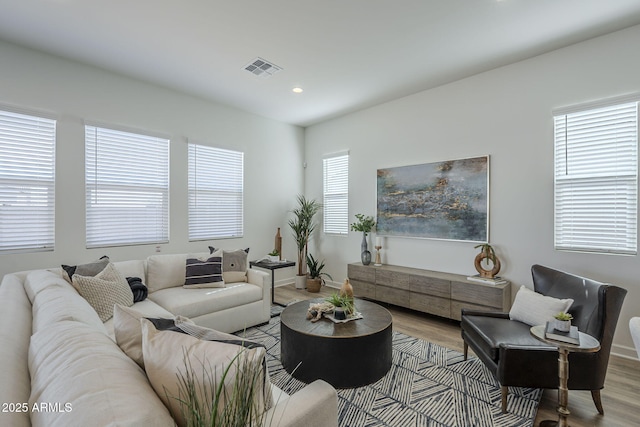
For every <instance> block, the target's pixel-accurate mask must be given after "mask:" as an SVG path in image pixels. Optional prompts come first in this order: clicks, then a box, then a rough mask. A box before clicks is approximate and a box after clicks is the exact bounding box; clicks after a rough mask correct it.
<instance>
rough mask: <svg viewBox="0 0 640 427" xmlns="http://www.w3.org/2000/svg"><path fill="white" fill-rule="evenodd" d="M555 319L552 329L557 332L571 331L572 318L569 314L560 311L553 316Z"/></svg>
mask: <svg viewBox="0 0 640 427" xmlns="http://www.w3.org/2000/svg"><path fill="white" fill-rule="evenodd" d="M553 317H554V318H555V321H554V324H553V327H554V328H555V329H557V330H558V331H562V332H569V331H570V330H571V321H572V320H573V316H572V315H571V314H570V313H565V312H564V311H561V312H559V313H557V314H555V315H554V316H553Z"/></svg>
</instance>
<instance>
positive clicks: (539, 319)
mask: <svg viewBox="0 0 640 427" xmlns="http://www.w3.org/2000/svg"><path fill="white" fill-rule="evenodd" d="M571 304H573V299H571V298H567V299H558V298H553V297H549V296H546V295H542V294H539V293H537V292H534V291H532V290H531V289H529V288H527V287H526V286H521V287H520V290H519V291H518V293H517V294H516V298H515V300H514V301H513V305H512V306H511V310H510V311H509V318H510V319H511V320H518V321H520V322H522V323H526V324H527V325H530V326H536V325H544V324H546V323H547V321H549V320H551V319H553V316H554V315H555V314H556V313H558V312H560V311H562V312H566V311H567V310H569V307H571Z"/></svg>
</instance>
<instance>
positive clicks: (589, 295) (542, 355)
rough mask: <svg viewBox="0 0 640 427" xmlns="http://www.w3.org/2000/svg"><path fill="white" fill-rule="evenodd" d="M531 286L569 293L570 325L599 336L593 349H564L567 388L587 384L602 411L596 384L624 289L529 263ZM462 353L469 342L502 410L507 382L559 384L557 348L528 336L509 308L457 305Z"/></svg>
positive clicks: (599, 381)
mask: <svg viewBox="0 0 640 427" xmlns="http://www.w3.org/2000/svg"><path fill="white" fill-rule="evenodd" d="M531 273H532V275H533V286H534V290H535V291H536V292H538V293H541V294H543V295H548V296H552V297H554V298H573V300H574V302H573V305H572V306H571V308H570V309H569V310H568V311H569V313H571V314H572V315H573V322H572V324H573V325H576V326H577V327H578V330H579V331H581V332H585V333H587V334H589V335H591V336H593V337H595V338H596V339H598V341H600V346H601V348H600V350H599V351H597V352H595V353H570V354H569V384H568V385H569V389H570V390H590V391H591V396H592V398H593V402H594V403H595V405H596V408H597V409H598V412H599V413H601V414H604V409H603V408H602V400H601V398H600V390H602V388H603V387H604V379H605V375H606V373H607V365H608V363H609V353H610V351H611V342H612V341H613V334H614V332H615V330H616V324H617V323H618V317H619V315H620V309H621V308H622V302H623V300H624V297H625V295H626V293H627V291H626V290H625V289H622V288H620V287H617V286H612V285H607V284H604V283H600V282H597V281H595V280H590V279H586V278H583V277H579V276H575V275H573V274H569V273H565V272H562V271H557V270H553V269H551V268H548V267H543V266H541V265H534V266H533V267H531ZM460 326H461V328H462V339H463V340H464V357H465V359H466V358H467V352H468V348H469V347H471V349H472V350H473V352H474V353H475V354H476V355H477V356H478V358H480V360H482V362H483V363H484V364H485V365H486V366H487V367H488V368H489V370H490V371H491V372H492V373H493V375H494V376H495V377H496V379H497V380H498V382H499V383H500V386H501V390H502V411H503V412H507V393H508V387H509V386H513V387H534V388H551V389H557V388H558V352H557V350H556V348H555V347H551V346H549V345H546V344H544V343H542V342H540V341H538V340H537V339H535V338H534V337H533V336H531V334H530V332H529V329H530V326H529V325H526V324H524V323H521V322H518V321H515V320H510V319H509V314H508V313H499V312H483V311H473V310H467V309H463V310H462V320H461V324H460Z"/></svg>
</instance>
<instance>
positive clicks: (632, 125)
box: [554, 99, 638, 254]
mask: <svg viewBox="0 0 640 427" xmlns="http://www.w3.org/2000/svg"><path fill="white" fill-rule="evenodd" d="M629 101H630V100H629V99H626V100H625V102H621V100H617V101H616V103H615V104H612V103H604V104H600V105H597V104H596V105H591V106H589V107H588V108H585V107H583V108H581V109H580V110H577V111H576V109H572V110H570V111H564V112H560V113H557V112H556V113H555V114H554V127H555V247H556V249H560V250H574V251H587V252H601V253H617V254H635V253H637V202H638V197H637V192H638V190H637V182H638V177H637V173H638V102H637V99H636V100H634V101H633V102H629Z"/></svg>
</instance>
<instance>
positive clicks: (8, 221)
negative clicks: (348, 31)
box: [0, 111, 56, 252]
mask: <svg viewBox="0 0 640 427" xmlns="http://www.w3.org/2000/svg"><path fill="white" fill-rule="evenodd" d="M55 140H56V121H55V120H51V119H47V118H42V117H36V116H31V115H26V114H20V113H16V112H11V111H0V252H20V251H33V250H49V251H50V250H53V247H54V239H55V216H54V214H55V196H54V190H55Z"/></svg>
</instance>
